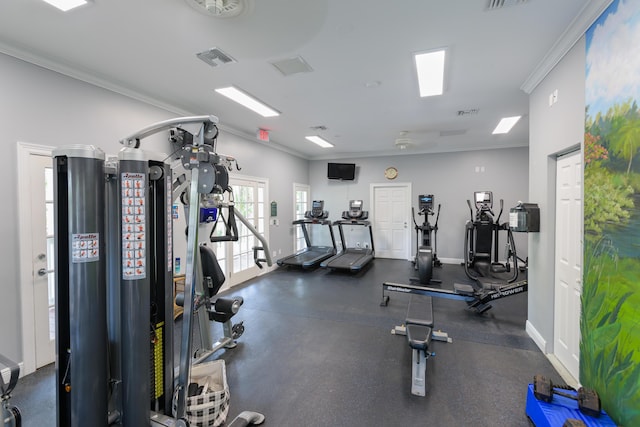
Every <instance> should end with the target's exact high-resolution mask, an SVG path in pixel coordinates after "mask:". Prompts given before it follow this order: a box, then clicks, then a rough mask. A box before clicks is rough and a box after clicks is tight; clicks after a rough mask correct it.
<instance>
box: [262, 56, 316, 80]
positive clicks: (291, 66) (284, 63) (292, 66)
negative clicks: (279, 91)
mask: <svg viewBox="0 0 640 427" xmlns="http://www.w3.org/2000/svg"><path fill="white" fill-rule="evenodd" d="M271 65H273V66H274V67H276V68H277V70H278V71H280V72H281V73H282V75H283V76H290V75H291V74H297V73H310V72H311V71H313V68H311V67H310V66H309V64H307V61H305V60H304V58H303V57H301V56H296V57H294V58H287V59H283V60H280V61H274V62H271Z"/></svg>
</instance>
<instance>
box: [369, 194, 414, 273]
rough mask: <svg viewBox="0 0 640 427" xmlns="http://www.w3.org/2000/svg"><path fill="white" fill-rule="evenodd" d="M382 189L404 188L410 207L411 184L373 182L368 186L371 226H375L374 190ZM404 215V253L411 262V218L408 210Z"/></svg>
mask: <svg viewBox="0 0 640 427" xmlns="http://www.w3.org/2000/svg"><path fill="white" fill-rule="evenodd" d="M382 187H397V188H406V189H407V191H408V192H409V200H408V202H409V207H410V206H411V197H413V193H412V189H411V182H374V183H371V184H370V185H369V203H370V206H371V209H369V210H370V211H371V212H370V214H369V218H371V219H370V221H371V224H373V225H375V223H376V211H375V209H373V206H375V190H376V188H382ZM405 215H406V216H405V222H406V223H407V230H408V231H407V234H408V236H407V239H405V240H406V243H405V245H406V246H405V252H406V253H407V261H411V259H412V258H411V255H412V253H413V252H412V250H411V247H412V244H413V239H412V237H413V235H412V234H411V231H410V230H411V228H412V227H411V226H410V225H411V224H412V222H411V218H410V216H409V212H408V209H407V212H406V214H405ZM374 238H375V228H374Z"/></svg>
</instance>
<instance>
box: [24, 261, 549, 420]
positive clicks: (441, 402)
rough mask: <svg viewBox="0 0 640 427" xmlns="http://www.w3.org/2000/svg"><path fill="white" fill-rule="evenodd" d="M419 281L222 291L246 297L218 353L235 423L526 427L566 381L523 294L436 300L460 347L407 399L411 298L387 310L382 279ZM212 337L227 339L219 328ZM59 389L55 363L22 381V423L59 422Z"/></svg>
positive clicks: (384, 270)
mask: <svg viewBox="0 0 640 427" xmlns="http://www.w3.org/2000/svg"><path fill="white" fill-rule="evenodd" d="M414 275H415V272H414V270H413V266H412V264H411V263H410V262H408V261H399V260H388V259H376V260H375V261H374V262H373V263H372V264H370V266H369V267H368V268H366V269H365V270H364V271H362V272H360V273H358V274H357V275H351V274H348V273H342V272H332V271H328V270H324V269H319V270H315V271H305V270H295V269H291V270H289V269H286V268H279V269H277V270H275V271H273V272H271V273H269V274H266V275H263V276H261V277H259V278H256V279H253V280H251V281H248V282H246V283H244V284H242V285H240V286H237V287H235V288H234V289H233V290H232V291H231V292H227V294H230V295H239V296H242V297H243V298H244V305H243V306H242V308H241V310H240V312H239V313H238V315H237V316H236V317H235V318H234V319H238V321H239V320H243V321H244V326H245V333H244V335H243V336H242V337H240V339H239V340H238V346H237V347H236V348H234V349H230V350H220V351H218V352H217V353H215V354H214V355H213V356H212V358H221V359H224V360H225V361H226V368H227V380H228V383H229V389H230V393H231V399H230V411H229V418H228V420H229V421H230V420H231V419H233V417H234V416H235V415H237V414H238V413H240V412H242V411H243V410H252V411H257V412H261V413H263V414H264V415H265V416H266V421H265V423H264V425H265V426H279V427H285V426H327V425H331V426H389V427H392V426H393V427H395V426H414V425H433V426H445V427H446V426H465V425H473V426H476V427H482V426H492V427H493V426H510V427H511V426H530V425H531V424H530V422H529V420H528V418H527V416H526V415H525V403H526V391H527V384H528V383H530V382H532V379H533V376H534V374H536V373H541V374H544V375H546V376H547V377H550V378H552V379H553V380H554V382H557V383H561V382H562V381H561V379H560V377H559V375H558V373H557V372H556V371H555V370H554V368H553V367H552V365H551V364H550V363H549V361H548V360H547V358H546V357H545V356H544V355H543V354H542V353H541V352H540V350H539V349H538V348H537V347H536V345H535V344H534V342H533V341H532V340H531V339H530V338H529V337H528V335H527V334H526V332H525V322H526V319H527V294H520V295H515V296H512V297H509V298H504V299H502V300H498V301H495V302H494V303H493V308H492V309H491V310H489V311H488V312H486V313H484V314H482V315H478V314H476V313H474V312H471V311H469V310H467V309H466V304H465V303H464V302H461V301H452V300H446V299H441V298H434V299H433V308H434V319H435V329H436V330H437V329H440V330H442V331H445V332H447V333H448V334H449V336H450V337H451V338H452V340H453V342H452V343H444V342H433V343H432V345H431V348H432V351H433V352H435V357H431V358H429V360H428V363H427V395H426V396H425V397H419V396H414V395H412V394H411V392H410V386H411V349H410V348H409V346H408V345H407V341H406V338H405V337H402V336H398V335H392V334H391V330H392V329H393V327H394V326H395V325H399V324H401V323H402V321H403V319H404V317H405V314H406V310H407V303H408V300H409V296H408V295H404V294H400V293H389V296H390V301H389V304H388V306H386V307H382V306H380V301H381V298H382V283H383V282H384V281H393V282H401V283H409V277H410V276H414ZM435 277H437V278H441V279H442V281H443V282H442V285H441V286H442V287H443V288H452V287H453V283H454V282H460V283H468V280H467V279H466V277H465V275H464V271H463V269H462V267H461V266H459V265H444V266H443V267H442V268H438V269H436V270H435ZM176 329H177V331H179V328H176ZM213 334H214V336H218V335H221V334H222V330H221V327H220V326H219V325H216V326H214V328H213ZM177 335H178V336H177V339H176V341H178V340H179V333H178V334H177ZM176 344H177V343H176ZM54 381H55V371H54V367H53V366H49V367H45V368H42V369H40V370H38V372H36V373H34V374H32V375H28V376H26V377H24V378H22V379H21V380H20V382H19V383H18V386H17V387H16V390H15V392H14V396H13V398H12V403H13V404H14V405H17V406H18V407H19V408H20V410H21V412H22V414H23V426H25V427H48V426H54V425H55V415H54V414H55V393H54V388H53V382H54Z"/></svg>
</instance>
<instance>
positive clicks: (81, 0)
mask: <svg viewBox="0 0 640 427" xmlns="http://www.w3.org/2000/svg"><path fill="white" fill-rule="evenodd" d="M43 1H44V2H46V3H49V4H50V5H51V6H55V7H57V8H58V9H60V10H61V11H63V12H67V11H69V10H71V9H75V8H76V7H78V6H83V5H85V4H87V3H88V1H87V0H43Z"/></svg>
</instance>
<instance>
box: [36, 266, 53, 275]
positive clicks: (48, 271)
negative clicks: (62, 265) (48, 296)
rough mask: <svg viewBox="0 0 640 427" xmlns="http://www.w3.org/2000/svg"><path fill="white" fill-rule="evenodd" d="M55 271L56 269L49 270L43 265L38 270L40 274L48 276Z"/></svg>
mask: <svg viewBox="0 0 640 427" xmlns="http://www.w3.org/2000/svg"><path fill="white" fill-rule="evenodd" d="M54 271H55V270H54V269H51V270H47V269H46V268H44V267H42V268H41V269H40V270H38V276H46V275H47V274H49V273H53V272H54Z"/></svg>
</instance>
